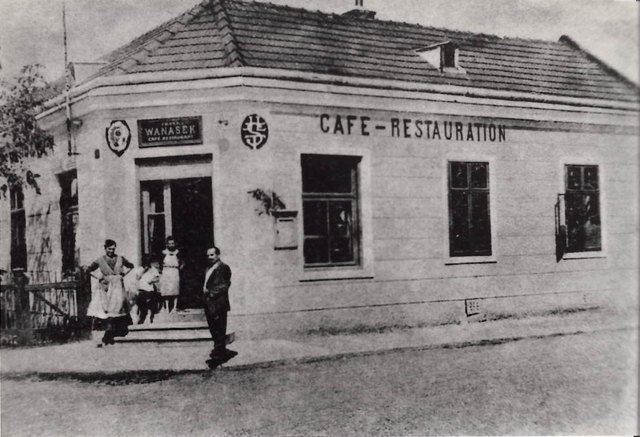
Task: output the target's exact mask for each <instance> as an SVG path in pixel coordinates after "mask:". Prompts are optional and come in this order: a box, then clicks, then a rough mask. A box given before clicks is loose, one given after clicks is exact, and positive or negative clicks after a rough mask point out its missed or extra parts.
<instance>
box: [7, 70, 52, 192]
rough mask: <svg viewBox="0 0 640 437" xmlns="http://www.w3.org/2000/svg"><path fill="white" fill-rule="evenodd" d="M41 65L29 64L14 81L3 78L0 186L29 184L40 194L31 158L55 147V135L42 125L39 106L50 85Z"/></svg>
mask: <svg viewBox="0 0 640 437" xmlns="http://www.w3.org/2000/svg"><path fill="white" fill-rule="evenodd" d="M41 69H42V67H41V66H40V65H26V66H24V67H23V68H22V70H21V71H20V75H19V76H18V77H16V78H15V79H14V81H12V82H6V81H2V82H0V103H1V104H2V105H1V106H0V177H2V178H4V179H5V180H6V183H5V184H4V185H1V186H0V190H1V191H2V193H3V194H5V193H6V191H7V188H13V187H22V186H24V185H25V184H26V185H27V186H30V187H32V188H34V189H35V190H36V192H37V193H38V194H40V189H39V187H38V181H37V178H38V177H39V175H38V174H35V173H33V172H32V171H31V170H30V169H29V168H28V167H29V166H28V162H29V159H31V158H40V157H42V156H44V155H46V154H47V153H49V152H51V151H52V150H53V146H54V144H53V137H52V136H51V135H49V134H47V133H46V132H45V131H43V130H42V129H40V128H39V127H38V125H37V122H36V118H35V111H36V108H37V107H38V106H40V105H42V104H43V103H44V101H45V100H46V95H47V90H48V88H49V85H48V84H47V82H46V81H45V79H44V76H43V75H42V72H41Z"/></svg>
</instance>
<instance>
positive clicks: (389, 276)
mask: <svg viewBox="0 0 640 437" xmlns="http://www.w3.org/2000/svg"><path fill="white" fill-rule="evenodd" d="M181 98H182V99H183V100H182V102H183V103H182V104H176V103H175V102H174V103H171V104H169V103H167V102H170V101H171V99H177V100H180V99H181ZM207 99H209V100H210V101H205V100H207ZM274 99H277V100H280V101H288V100H290V101H292V102H293V101H297V100H300V95H298V94H296V93H294V92H282V93H280V94H277V95H274V94H273V91H266V90H265V91H264V92H262V91H261V90H238V89H234V90H226V91H214V90H210V91H206V92H205V91H200V92H199V93H198V94H189V93H184V94H183V95H180V93H177V92H175V93H173V94H171V93H165V94H162V95H160V94H158V95H155V94H154V95H148V96H145V97H144V98H140V97H138V98H137V99H136V97H135V96H130V95H122V96H119V97H109V98H104V99H98V98H96V100H95V101H94V102H93V103H92V104H91V105H90V104H89V103H86V102H85V103H83V104H82V105H85V109H86V110H87V111H89V112H88V114H87V115H86V116H83V122H84V124H83V127H82V129H81V132H80V134H79V136H78V143H79V146H80V151H81V154H80V156H78V158H77V160H78V168H79V171H78V174H79V182H80V183H79V185H80V192H79V195H80V230H79V233H78V242H79V244H80V250H81V261H82V263H83V264H87V263H89V262H91V261H92V260H93V259H94V258H95V257H97V256H99V255H101V254H102V243H103V241H104V239H105V238H113V239H115V240H116V241H117V242H118V244H119V249H118V251H119V253H120V254H122V255H124V256H126V257H127V258H129V259H130V260H131V261H134V262H138V261H139V256H140V247H141V244H140V219H139V208H140V206H139V199H138V192H137V186H138V181H137V179H136V169H135V164H134V159H135V158H136V157H138V158H142V157H154V156H170V155H171V156H175V155H181V154H196V153H211V154H212V158H213V159H212V166H211V175H212V178H213V213H214V237H215V243H216V244H217V245H218V246H219V247H220V248H221V249H222V253H223V254H222V258H223V260H225V262H227V263H228V264H230V266H231V268H232V270H233V280H232V282H233V285H232V299H231V300H232V307H233V312H232V314H234V315H236V316H242V315H243V314H257V313H259V314H265V313H267V314H268V313H276V312H279V311H297V310H307V309H314V310H318V309H328V310H331V309H332V308H356V307H367V306H377V305H386V304H390V305H395V304H399V303H405V304H410V303H412V302H414V303H421V304H423V305H424V304H425V303H426V304H427V305H428V304H429V302H436V301H444V302H459V301H460V300H463V299H466V298H496V297H504V296H513V297H514V298H515V297H523V296H529V295H539V296H542V297H540V298H539V300H540V301H544V300H549V301H550V302H551V301H553V300H554V299H557V300H558V301H561V300H563V299H561V298H560V297H557V298H556V297H554V296H564V295H566V296H574V295H575V296H576V301H581V300H582V296H584V295H585V293H587V294H589V295H595V296H597V295H602V296H605V295H606V296H612V297H611V299H612V300H616V299H621V300H624V301H625V302H634V301H635V299H636V295H635V294H636V290H637V276H638V259H637V256H638V255H637V245H638V232H637V231H638V230H637V219H638V215H637V211H638V200H637V199H638V169H637V159H638V144H637V140H638V139H637V136H628V135H620V134H610V133H608V134H602V133H581V132H565V131H561V130H553V131H540V130H530V129H529V127H530V126H529V125H528V124H527V122H526V121H522V120H516V121H514V123H515V124H519V126H524V127H526V129H522V128H516V127H514V126H512V127H509V128H508V131H507V141H506V142H504V143H479V142H468V143H467V142H456V141H442V140H440V141H438V140H425V139H417V138H392V137H391V136H390V135H389V133H388V131H387V133H386V135H382V134H380V135H374V134H372V135H371V136H368V137H365V136H362V135H356V134H353V135H334V134H326V133H323V132H321V130H320V128H319V114H320V113H322V112H326V113H329V114H332V115H335V114H338V113H340V114H355V115H367V116H370V117H371V121H370V126H371V127H370V130H372V131H373V128H372V126H373V125H374V124H375V123H376V121H384V120H386V121H388V120H389V118H390V117H397V118H404V117H408V118H426V119H438V120H454V121H455V120H457V118H456V117H458V116H460V114H467V117H466V118H464V120H465V121H467V120H470V121H478V120H480V119H481V117H494V116H496V114H500V115H501V116H503V117H506V116H509V115H510V114H513V117H514V118H516V119H517V118H518V115H519V116H520V117H521V118H522V117H523V114H526V116H527V117H534V116H535V117H536V118H539V119H544V120H554V119H556V118H557V119H563V120H565V121H568V120H569V119H573V120H574V121H575V118H576V117H575V115H574V114H567V113H566V112H560V111H558V112H554V111H550V110H536V111H528V112H526V111H523V110H520V109H510V108H503V107H493V106H478V105H471V104H465V105H463V104H456V103H446V104H441V103H434V102H422V101H416V100H410V99H406V100H405V99H399V98H395V99H389V98H383V97H378V98H373V97H366V98H361V99H353V98H346V97H344V98H343V97H342V96H331V95H328V94H319V93H317V94H314V95H311V94H309V95H308V96H306V100H307V104H306V105H298V104H294V103H288V104H276V103H273V102H272V101H271V100H274ZM187 102H191V103H187ZM147 103H148V105H147ZM101 105H104V106H105V107H107V106H109V107H111V108H112V109H109V110H106V109H100V108H101ZM80 106H81V105H80ZM403 106H406V107H407V108H411V111H409V110H408V109H407V110H403V109H402V107H403ZM96 108H97V109H96ZM374 108H377V109H374ZM385 108H386V109H385ZM392 109H393V110H392ZM91 111H93V112H91ZM252 113H258V114H260V115H262V116H263V117H265V118H266V119H267V121H268V123H269V129H270V139H269V141H268V143H267V145H265V146H264V147H263V148H262V149H260V150H251V149H249V148H247V147H246V146H244V145H243V144H242V142H241V139H240V124H241V122H242V120H243V118H244V117H245V116H246V115H249V114H252ZM469 114H472V115H473V116H472V117H469ZM193 115H200V116H202V119H203V138H204V144H203V145H197V146H180V147H158V148H152V149H144V150H140V149H139V148H138V145H137V126H136V120H138V119H151V118H159V117H180V116H193ZM607 117H608V116H605V115H598V116H591V115H589V116H588V117H587V116H585V120H584V122H585V123H587V122H589V123H591V122H594V121H597V122H601V121H602V120H604V119H605V118H607ZM609 118H610V119H612V118H611V117H609ZM120 119H121V120H126V121H127V123H128V124H129V126H130V127H131V129H132V136H133V138H132V141H131V146H130V149H129V150H128V151H127V152H126V153H125V154H124V155H123V156H122V157H117V156H116V155H115V154H113V153H112V152H111V151H109V150H108V148H107V145H106V141H105V137H104V131H105V128H106V127H107V126H108V125H109V123H110V122H111V120H120ZM612 120H613V119H612ZM621 123H622V124H625V123H628V121H622V122H621ZM584 127H585V132H586V131H588V130H593V128H592V127H590V126H589V125H587V124H585V125H584ZM574 129H577V126H575V125H574ZM96 150H98V151H99V155H100V157H99V159H96V158H95V151H96ZM310 150H314V151H317V152H319V153H333V152H335V151H336V150H338V151H341V152H342V153H353V154H357V155H366V156H367V160H366V162H367V164H366V165H367V168H364V169H362V170H363V172H369V173H370V175H371V177H370V181H369V182H368V184H369V186H367V187H364V188H365V189H367V190H369V191H370V193H371V196H370V198H369V200H368V201H367V203H368V204H367V205H363V208H366V209H368V211H369V212H368V214H369V215H370V217H368V218H369V219H370V220H371V232H372V235H373V239H372V241H371V244H370V246H371V247H368V248H367V249H368V250H369V251H370V254H369V255H368V258H367V261H371V262H372V263H373V270H372V271H373V278H364V279H362V278H361V279H354V280H340V281H332V280H328V281H320V282H303V281H301V279H304V269H303V268H302V235H301V234H300V235H299V236H298V237H299V240H298V248H297V249H295V250H286V251H275V250H274V249H273V242H274V233H273V219H272V218H271V217H267V216H264V215H262V216H261V215H258V214H257V213H256V212H255V208H256V207H257V206H258V205H257V203H256V202H255V201H254V200H253V199H251V197H250V196H249V195H248V194H247V191H249V190H252V189H255V188H262V189H265V190H275V191H276V192H277V193H278V194H279V195H280V197H281V198H282V199H283V200H284V202H285V203H286V204H287V207H288V208H289V209H294V210H297V211H298V212H299V214H298V220H299V221H300V220H302V211H301V209H300V208H301V184H300V161H299V159H300V153H301V151H305V152H308V151H310ZM466 156H468V157H469V158H468V159H469V160H476V159H486V160H489V161H490V162H491V163H492V164H491V179H492V181H493V182H494V184H495V185H494V186H492V208H493V213H494V219H495V220H494V221H493V222H492V229H493V233H494V235H495V245H494V247H493V251H494V258H495V262H494V263H491V264H469V265H447V262H446V261H447V256H446V254H447V241H448V240H447V233H448V229H447V222H446V220H447V214H448V212H447V202H446V162H447V160H448V159H464V158H465V157H466ZM574 157H580V158H584V159H589V160H591V161H593V162H594V163H597V164H598V165H599V166H600V169H601V178H602V179H601V184H602V189H601V192H602V196H603V200H604V201H603V207H602V208H603V209H602V215H603V218H604V220H605V225H604V235H605V239H606V242H607V250H606V253H605V254H603V256H602V257H600V258H595V259H584V260H571V261H568V260H567V261H564V260H563V261H560V262H557V261H556V258H555V235H554V229H555V223H554V204H555V201H556V196H557V193H559V192H562V191H563V186H562V180H563V175H562V162H563V160H569V161H567V162H566V163H571V161H570V160H572V159H573V158H574ZM194 213H197V211H194ZM365 218H366V217H365ZM365 276H366V275H365ZM544 296H550V297H549V298H548V299H547V298H546V297H544ZM521 301H523V302H524V301H526V299H521ZM400 308H402V307H400ZM394 311H396V312H398V311H400V316H399V317H401V315H402V311H403V310H402V309H399V310H398V309H396V310H394ZM408 313H412V316H411V317H413V318H414V319H415V317H419V314H417V313H416V312H415V311H409V310H407V314H408ZM354 314H355V313H354ZM416 314H417V315H416ZM425 317H427V315H426V314H425ZM348 318H349V317H348V316H347V317H346V319H348Z"/></svg>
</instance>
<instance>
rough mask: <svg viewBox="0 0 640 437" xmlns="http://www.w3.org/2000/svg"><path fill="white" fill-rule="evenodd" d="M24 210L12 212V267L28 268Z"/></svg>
mask: <svg viewBox="0 0 640 437" xmlns="http://www.w3.org/2000/svg"><path fill="white" fill-rule="evenodd" d="M25 230H26V216H25V212H24V210H20V211H16V212H13V213H11V268H12V269H17V268H22V269H26V268H27V242H26V236H25Z"/></svg>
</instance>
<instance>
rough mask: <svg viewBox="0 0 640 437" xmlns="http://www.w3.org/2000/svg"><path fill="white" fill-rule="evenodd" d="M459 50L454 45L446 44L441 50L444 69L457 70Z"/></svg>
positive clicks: (441, 63)
mask: <svg viewBox="0 0 640 437" xmlns="http://www.w3.org/2000/svg"><path fill="white" fill-rule="evenodd" d="M457 51H458V49H457V48H456V47H455V46H454V45H453V44H445V45H443V46H442V48H441V49H440V58H441V61H440V65H441V67H442V68H456V67H457V66H458V65H457V62H456V61H457V59H456V58H457V56H456V55H457Z"/></svg>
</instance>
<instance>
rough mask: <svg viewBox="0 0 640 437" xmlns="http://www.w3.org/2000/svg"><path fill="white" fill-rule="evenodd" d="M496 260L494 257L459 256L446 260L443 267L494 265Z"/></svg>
mask: <svg viewBox="0 0 640 437" xmlns="http://www.w3.org/2000/svg"><path fill="white" fill-rule="evenodd" d="M497 262H498V260H497V259H496V257H495V256H460V257H455V258H447V260H446V261H445V262H444V265H445V266H457V265H462V264H496V263H497Z"/></svg>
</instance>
